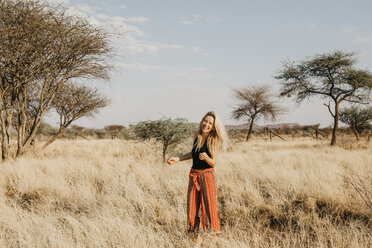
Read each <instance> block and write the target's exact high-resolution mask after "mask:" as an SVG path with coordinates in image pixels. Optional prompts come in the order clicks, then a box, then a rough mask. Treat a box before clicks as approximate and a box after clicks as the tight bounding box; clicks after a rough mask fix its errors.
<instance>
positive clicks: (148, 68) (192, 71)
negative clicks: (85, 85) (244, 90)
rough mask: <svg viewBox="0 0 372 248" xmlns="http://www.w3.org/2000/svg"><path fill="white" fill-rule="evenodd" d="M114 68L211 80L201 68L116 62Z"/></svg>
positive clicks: (206, 70)
mask: <svg viewBox="0 0 372 248" xmlns="http://www.w3.org/2000/svg"><path fill="white" fill-rule="evenodd" d="M116 68H117V69H121V70H127V71H141V72H144V73H151V72H159V73H163V74H166V75H173V76H184V77H207V78H211V77H213V75H211V74H210V73H209V72H208V69H206V68H202V67H191V68H179V67H174V66H166V65H144V64H142V63H129V64H128V63H123V62H117V63H116Z"/></svg>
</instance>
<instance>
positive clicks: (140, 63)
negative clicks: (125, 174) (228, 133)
mask: <svg viewBox="0 0 372 248" xmlns="http://www.w3.org/2000/svg"><path fill="white" fill-rule="evenodd" d="M49 1H50V2H60V1H59V0H49ZM63 2H64V4H65V5H66V6H69V7H71V8H72V9H71V13H74V14H79V15H86V16H87V17H89V18H90V20H91V21H92V23H95V24H97V25H109V27H115V28H116V30H119V31H121V32H123V33H125V34H124V35H123V37H122V38H120V39H116V40H114V41H113V45H114V47H115V48H116V50H117V55H118V56H117V57H116V59H115V63H116V65H117V70H116V71H115V72H113V73H112V77H111V80H110V82H109V83H100V84H99V85H100V86H99V87H100V89H102V90H103V91H104V92H105V93H106V94H107V95H109V96H111V97H112V98H113V103H112V104H111V105H110V106H109V107H107V108H105V109H104V110H102V111H100V113H99V114H98V115H96V117H95V118H94V119H82V120H79V121H78V122H76V124H78V125H82V126H86V127H97V128H101V127H103V126H105V125H110V124H122V125H126V126H128V125H129V124H135V123H136V122H138V121H141V120H147V119H158V118H160V117H162V116H167V117H185V118H187V119H189V121H190V122H198V121H199V120H200V118H201V117H202V116H203V114H204V113H205V112H207V111H209V110H214V111H216V112H217V113H219V114H220V116H221V118H222V120H223V122H224V123H225V124H240V123H243V122H245V121H240V122H236V121H233V120H231V119H230V113H231V110H232V107H231V106H232V105H234V104H235V103H236V102H235V101H234V99H233V98H232V93H231V90H230V88H231V87H247V86H249V85H252V84H270V85H272V86H273V88H274V91H275V92H276V93H277V91H278V89H279V87H280V85H279V81H277V80H275V79H274V78H273V75H274V74H275V73H276V72H277V71H278V70H279V69H280V68H281V61H283V60H286V59H290V60H294V61H297V60H301V59H303V58H305V57H306V56H312V55H314V54H315V53H322V52H330V51H334V50H336V49H342V50H344V51H355V52H358V59H359V63H358V67H361V68H363V69H369V70H372V26H371V24H372V17H371V15H370V11H371V10H372V2H370V1H367V0H365V1H358V0H356V1H325V0H323V1H298V0H297V1H289V0H288V1H274V0H272V1H248V0H247V1H236V0H230V1H217V0H214V1H211V0H198V1H195V0H188V1H179V0H173V1H172V0H160V1H159V0H158V1H151V0H124V1H116V0H111V1H105V2H102V1H95V0H91V1H88V0H64V1H63ZM94 85H97V84H96V83H94ZM279 101H280V102H281V103H282V105H284V106H286V107H287V108H288V110H289V112H288V113H287V114H285V115H282V116H281V117H280V118H279V120H278V121H277V122H298V123H300V124H315V123H321V125H322V126H327V125H330V124H331V123H332V120H331V117H330V115H329V113H328V111H327V109H326V107H324V106H323V105H322V104H323V102H324V101H323V100H319V99H315V98H314V99H313V100H312V101H311V102H308V103H304V104H302V105H300V106H296V105H295V104H294V102H293V101H291V100H290V99H280V100H279ZM48 121H49V122H50V123H51V124H56V121H57V120H53V118H51V117H49V118H48ZM53 122H54V123H53ZM263 123H264V122H263V121H259V124H263ZM266 123H269V122H266Z"/></svg>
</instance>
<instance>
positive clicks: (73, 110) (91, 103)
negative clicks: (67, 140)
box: [43, 83, 109, 148]
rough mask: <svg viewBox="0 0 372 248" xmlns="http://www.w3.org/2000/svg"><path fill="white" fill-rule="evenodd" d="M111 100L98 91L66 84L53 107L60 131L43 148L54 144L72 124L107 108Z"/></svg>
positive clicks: (54, 101)
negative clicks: (57, 116)
mask: <svg viewBox="0 0 372 248" xmlns="http://www.w3.org/2000/svg"><path fill="white" fill-rule="evenodd" d="M108 104H109V99H108V98H107V97H106V96H103V95H100V94H99V93H98V92H97V89H92V88H89V87H88V86H86V85H77V84H74V83H66V84H64V85H63V86H62V88H61V90H60V91H59V92H58V94H57V95H56V96H55V98H54V100H53V102H52V104H51V106H52V108H53V109H54V110H55V111H56V112H57V114H58V115H59V129H58V131H57V132H56V134H55V135H53V137H52V138H50V139H49V140H48V141H47V142H46V143H45V144H44V146H43V148H45V147H47V146H48V145H50V144H51V143H52V142H54V141H55V140H56V139H57V138H58V137H59V136H60V135H61V134H62V133H63V132H64V131H65V130H66V129H67V128H68V127H69V126H70V125H71V123H72V122H74V121H76V120H78V119H80V118H81V117H93V116H94V114H96V113H97V112H98V110H99V109H101V108H104V107H106V106H107V105H108Z"/></svg>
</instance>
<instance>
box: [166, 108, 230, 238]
mask: <svg viewBox="0 0 372 248" xmlns="http://www.w3.org/2000/svg"><path fill="white" fill-rule="evenodd" d="M227 142H228V136H227V133H226V131H225V127H224V125H223V124H222V122H221V120H220V118H219V116H218V115H217V114H216V113H215V112H213V111H210V112H208V113H206V114H205V116H204V117H203V119H202V120H201V122H200V125H199V130H198V132H196V133H195V137H194V145H193V148H192V150H191V152H189V153H187V154H184V155H182V156H180V157H173V158H170V159H168V160H167V163H168V164H169V165H172V164H174V163H177V162H179V161H184V160H188V159H191V158H192V161H193V163H192V168H191V170H190V174H189V187H188V191H187V226H188V231H189V232H197V231H198V228H199V224H200V217H199V209H200V206H201V222H202V226H203V229H204V230H205V231H207V230H208V231H212V232H216V233H217V234H218V233H219V231H220V228H221V225H220V219H219V217H218V210H217V187H216V178H215V174H214V167H215V166H216V161H217V153H218V150H219V149H223V148H225V147H226V144H227Z"/></svg>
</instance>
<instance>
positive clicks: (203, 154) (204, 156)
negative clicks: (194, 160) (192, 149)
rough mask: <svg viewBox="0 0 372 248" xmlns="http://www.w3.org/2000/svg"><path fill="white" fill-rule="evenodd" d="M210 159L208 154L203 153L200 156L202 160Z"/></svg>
mask: <svg viewBox="0 0 372 248" xmlns="http://www.w3.org/2000/svg"><path fill="white" fill-rule="evenodd" d="M208 158H209V156H208V154H207V153H206V152H202V153H200V154H199V159H200V160H207V159H208Z"/></svg>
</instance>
